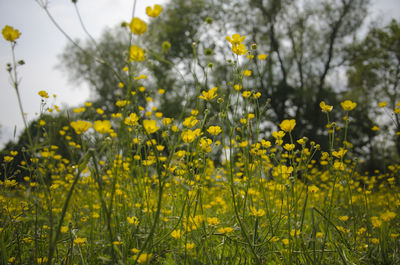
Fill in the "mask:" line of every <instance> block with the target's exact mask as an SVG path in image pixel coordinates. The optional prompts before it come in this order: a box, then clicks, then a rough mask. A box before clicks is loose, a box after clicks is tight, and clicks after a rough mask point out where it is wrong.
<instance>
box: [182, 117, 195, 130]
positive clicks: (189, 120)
mask: <svg viewBox="0 0 400 265" xmlns="http://www.w3.org/2000/svg"><path fill="white" fill-rule="evenodd" d="M197 122H198V120H197V119H196V117H194V116H190V117H187V118H185V120H184V121H183V123H182V124H183V126H185V127H187V128H192V127H194V126H195V125H196V124H197Z"/></svg>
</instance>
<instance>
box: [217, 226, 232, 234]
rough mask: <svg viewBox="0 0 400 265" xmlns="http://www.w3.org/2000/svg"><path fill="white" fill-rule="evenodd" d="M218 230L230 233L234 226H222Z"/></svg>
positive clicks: (222, 232)
mask: <svg viewBox="0 0 400 265" xmlns="http://www.w3.org/2000/svg"><path fill="white" fill-rule="evenodd" d="M217 231H218V233H221V234H228V233H231V232H232V231H233V228H232V227H221V228H219V229H218V230H217Z"/></svg>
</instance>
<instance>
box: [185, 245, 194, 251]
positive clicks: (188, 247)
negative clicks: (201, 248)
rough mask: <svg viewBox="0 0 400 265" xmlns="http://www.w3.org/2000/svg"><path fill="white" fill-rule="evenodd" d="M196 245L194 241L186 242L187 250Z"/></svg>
mask: <svg viewBox="0 0 400 265" xmlns="http://www.w3.org/2000/svg"><path fill="white" fill-rule="evenodd" d="M195 246H196V245H195V244H194V243H186V244H185V249H186V250H191V249H193V248H194V247H195Z"/></svg>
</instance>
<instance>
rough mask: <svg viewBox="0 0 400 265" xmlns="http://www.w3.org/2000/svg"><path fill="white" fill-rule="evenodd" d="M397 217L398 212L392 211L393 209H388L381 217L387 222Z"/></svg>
mask: <svg viewBox="0 0 400 265" xmlns="http://www.w3.org/2000/svg"><path fill="white" fill-rule="evenodd" d="M395 217H396V213H395V212H391V211H386V212H384V213H382V214H381V219H382V220H384V221H386V222H390V221H391V220H392V219H394V218H395Z"/></svg>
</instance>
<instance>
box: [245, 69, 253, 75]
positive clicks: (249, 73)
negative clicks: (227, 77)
mask: <svg viewBox="0 0 400 265" xmlns="http://www.w3.org/2000/svg"><path fill="white" fill-rule="evenodd" d="M243 75H244V76H251V71H250V70H247V69H246V70H244V71H243Z"/></svg>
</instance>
